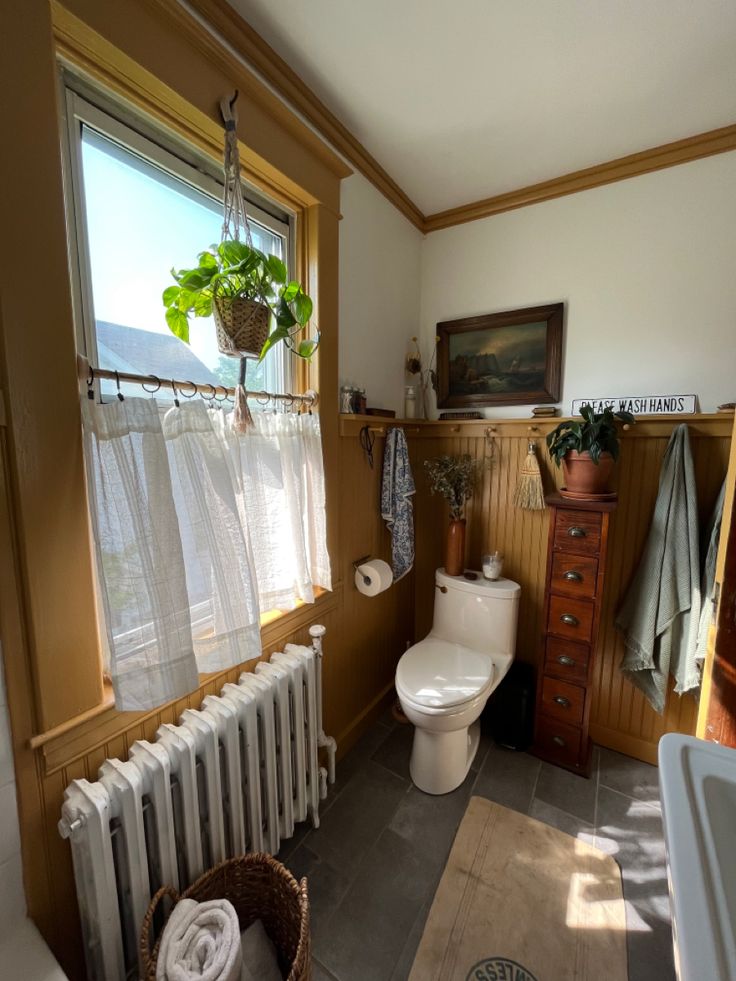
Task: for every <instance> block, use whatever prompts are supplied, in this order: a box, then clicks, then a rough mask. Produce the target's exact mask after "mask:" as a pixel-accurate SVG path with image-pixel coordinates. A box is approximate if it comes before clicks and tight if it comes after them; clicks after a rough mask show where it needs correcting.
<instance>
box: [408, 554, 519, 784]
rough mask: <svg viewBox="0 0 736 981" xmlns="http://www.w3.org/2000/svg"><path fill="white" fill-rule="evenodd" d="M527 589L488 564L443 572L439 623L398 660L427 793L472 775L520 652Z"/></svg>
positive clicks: (414, 754)
mask: <svg viewBox="0 0 736 981" xmlns="http://www.w3.org/2000/svg"><path fill="white" fill-rule="evenodd" d="M472 577H474V578H472ZM520 592H521V589H520V586H519V584H518V583H515V582H511V580H510V579H498V580H495V581H491V580H489V579H485V578H484V577H483V575H482V573H480V572H466V573H465V574H464V575H462V576H448V575H447V573H446V572H445V570H444V569H438V570H437V572H436V573H435V596H434V619H433V622H432V629H431V631H430V632H429V634H428V636H427V637H425V638H424V640H421V641H419V643H418V644H414V646H413V647H410V648H409V649H408V650H407V651H406V653H405V654H403V655H402V657H401V660H400V661H399V663H398V666H397V668H396V692H397V694H398V696H399V701H400V702H401V707H402V709H403V710H404V714H405V715H406V717H407V718H408V719H409V721H410V722H412V723H413V724H414V726H415V727H416V728H415V730H414V745H413V746H412V751H411V763H410V765H409V769H410V772H411V778H412V780H413V781H414V783H415V784H416V786H417V787H418V788H419V789H420V790H423V791H424V792H425V793H427V794H447V793H449V792H450V791H451V790H454V789H455V788H456V787H459V786H460V784H461V783H462V782H463V780H464V779H465V777H466V776H467V773H468V770H469V769H470V766H471V764H472V762H473V758H474V757H475V754H476V752H477V750H478V741H479V739H480V722H479V717H480V714H481V712H482V711H483V708H484V706H485V704H486V702H487V701H488V697H489V695H490V694H491V692H492V691H494V689H495V688H497V687H498V685H499V684H500V682H501V680H502V679H503V677H504V676H505V674H506V672H507V671H508V669H509V668H510V667H511V662H512V661H513V659H514V651H515V648H516V621H517V618H518V613H519V594H520Z"/></svg>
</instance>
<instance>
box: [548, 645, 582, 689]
mask: <svg viewBox="0 0 736 981" xmlns="http://www.w3.org/2000/svg"><path fill="white" fill-rule="evenodd" d="M589 661H590V648H589V647H588V645H587V644H576V643H575V642H574V641H570V640H563V639H562V638H561V637H548V638H547V646H546V648H545V652H544V673H545V674H546V675H553V676H554V677H555V678H561V679H562V680H563V681H572V682H577V683H578V684H583V685H584V684H585V683H586V681H587V680H588V662H589Z"/></svg>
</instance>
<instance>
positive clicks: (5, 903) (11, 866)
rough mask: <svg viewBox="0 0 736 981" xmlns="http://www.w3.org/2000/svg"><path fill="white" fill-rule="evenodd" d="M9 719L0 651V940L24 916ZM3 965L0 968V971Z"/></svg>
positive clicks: (24, 903)
mask: <svg viewBox="0 0 736 981" xmlns="http://www.w3.org/2000/svg"><path fill="white" fill-rule="evenodd" d="M25 912H26V900H25V895H24V893H23V872H22V868H21V859H20V830H19V827H18V806H17V803H16V793H15V770H14V769H13V750H12V746H11V742H10V719H9V717H8V705H7V696H6V691H5V680H4V676H3V663H2V652H0V940H2V938H3V937H5V936H7V935H8V933H9V932H10V930H11V927H12V926H13V925H14V924H15V923H18V922H19V921H20V920H22V919H23V918H24V917H25ZM1 973H2V968H0V974H1Z"/></svg>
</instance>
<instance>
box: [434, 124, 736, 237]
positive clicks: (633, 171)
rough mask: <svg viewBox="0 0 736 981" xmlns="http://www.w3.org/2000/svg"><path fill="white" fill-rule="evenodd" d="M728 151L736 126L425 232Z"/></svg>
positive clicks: (537, 188)
mask: <svg viewBox="0 0 736 981" xmlns="http://www.w3.org/2000/svg"><path fill="white" fill-rule="evenodd" d="M728 150H736V125H734V126H724V127H723V128H722V129H713V130H710V131H708V132H707V133H699V134H698V135H697V136H690V137H688V138H687V139H684V140H676V141H675V142H674V143H664V144H663V145H662V146H656V147H651V148H650V149H648V150H642V151H641V152H639V153H631V154H629V155H628V156H626V157H618V158H617V159H616V160H609V161H607V162H606V163H602V164H596V166H595V167H587V168H586V169H585V170H576V171H573V172H572V173H571V174H564V175H563V176H562V177H555V178H554V179H553V180H549V181H543V182H542V183H541V184H531V185H529V187H522V188H519V189H518V190H516V191H509V192H508V193H506V194H497V195H496V196H495V197H492V198H485V199H484V200H482V201H475V202H473V203H471V204H464V205H460V206H459V207H457V208H450V209H448V210H447V211H439V212H437V213H436V214H433V215H427V217H426V218H425V221H424V231H425V232H436V231H438V230H439V229H441V228H450V227H452V226H453V225H462V224H464V223H465V222H468V221H477V220H478V219H480V218H488V217H490V216H491V215H498V214H501V213H502V212H504V211H513V210H514V209H515V208H524V207H526V206H527V205H530V204H539V203H541V202H542V201H551V200H552V199H553V198H560V197H563V196H564V195H566V194H576V193H577V192H578V191H587V190H590V189H591V188H593V187H600V186H601V185H603V184H612V183H614V182H615V181H623V180H626V179H627V178H629V177H638V176H639V175H640V174H648V173H651V172H652V171H654V170H663V169H664V168H665V167H674V166H676V165H677V164H682V163H688V162H689V161H691V160H699V159H700V158H701V157H709V156H712V155H713V154H716V153H726V152H727V151H728Z"/></svg>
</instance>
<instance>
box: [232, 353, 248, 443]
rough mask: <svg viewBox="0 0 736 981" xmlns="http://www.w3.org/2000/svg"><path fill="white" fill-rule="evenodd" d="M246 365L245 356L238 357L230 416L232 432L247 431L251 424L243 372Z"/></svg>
mask: <svg viewBox="0 0 736 981" xmlns="http://www.w3.org/2000/svg"><path fill="white" fill-rule="evenodd" d="M247 367H248V361H247V359H246V358H241V359H240V377H239V379H238V384H237V385H236V386H235V406H234V408H233V412H232V416H231V417H230V428H231V429H232V431H233V432H234V433H239V434H240V435H242V434H243V433H247V432H248V430H249V429H250V428H251V426H252V425H253V416H252V415H251V414H250V406H249V405H248V397H247V395H246V394H245V372H246V369H247Z"/></svg>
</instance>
